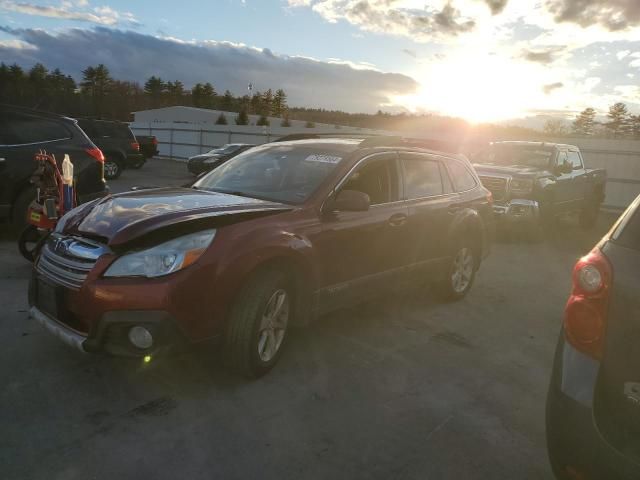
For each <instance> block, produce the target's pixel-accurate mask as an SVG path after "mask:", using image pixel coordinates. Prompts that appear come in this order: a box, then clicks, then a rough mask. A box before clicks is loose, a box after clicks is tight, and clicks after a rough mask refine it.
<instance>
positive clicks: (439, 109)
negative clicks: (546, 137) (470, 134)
mask: <svg viewBox="0 0 640 480" xmlns="http://www.w3.org/2000/svg"><path fill="white" fill-rule="evenodd" d="M0 61H3V62H5V63H14V62H16V63H18V64H20V65H23V66H25V67H29V66H31V65H33V64H34V63H36V62H41V63H43V64H45V66H47V67H49V68H55V67H59V68H60V69H61V70H63V71H64V72H66V73H69V74H71V75H73V76H74V77H75V78H80V75H81V73H80V72H81V71H82V69H83V68H85V67H86V66H88V65H95V64H98V63H104V64H105V65H107V66H108V67H109V69H110V71H111V72H112V74H113V76H114V77H116V78H118V79H122V80H133V81H139V82H144V80H145V79H146V78H148V77H149V76H151V75H156V76H160V77H162V78H163V79H164V80H176V79H179V80H182V81H183V82H184V83H185V84H186V85H187V86H192V85H193V84H195V83H197V82H204V81H210V82H211V83H213V85H214V86H215V87H216V90H218V91H224V90H226V89H229V90H231V91H232V92H234V93H235V94H244V93H246V92H247V85H248V84H249V83H252V84H253V85H254V88H255V89H256V90H265V89H267V88H273V89H277V88H284V89H285V90H286V91H287V93H288V96H289V103H290V105H293V106H309V107H321V108H331V109H341V110H345V111H351V112H375V111H377V110H379V109H381V110H384V111H390V112H395V111H404V110H406V111H411V112H425V113H437V114H442V115H449V116H455V117H462V118H464V119H466V120H469V121H471V122H486V121H491V122H500V121H511V120H514V119H522V118H535V117H546V116H556V117H559V118H566V119H571V118H573V117H574V116H575V115H576V113H577V112H579V111H581V110H582V109H584V108H586V107H593V108H595V109H596V110H598V111H599V112H601V113H604V112H606V110H607V109H608V106H609V105H611V104H613V103H615V102H618V101H621V102H625V103H627V105H628V106H629V108H630V110H631V111H633V112H635V113H640V0H421V1H418V0H209V1H202V0H199V1H197V0H182V1H180V2H165V1H163V2H159V1H151V0H135V1H131V0H128V1H122V0H57V1H37V2H30V1H29V0H18V1H13V0H0Z"/></svg>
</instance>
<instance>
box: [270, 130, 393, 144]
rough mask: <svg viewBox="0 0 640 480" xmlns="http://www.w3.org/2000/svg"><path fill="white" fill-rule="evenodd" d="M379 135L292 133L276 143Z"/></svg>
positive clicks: (376, 134)
mask: <svg viewBox="0 0 640 480" xmlns="http://www.w3.org/2000/svg"><path fill="white" fill-rule="evenodd" d="M379 135H380V134H378V133H362V132H340V133H292V134H290V135H285V136H284V137H280V138H278V139H277V140H274V142H290V141H293V140H309V139H317V138H336V137H345V138H360V137H365V138H369V137H376V136H379Z"/></svg>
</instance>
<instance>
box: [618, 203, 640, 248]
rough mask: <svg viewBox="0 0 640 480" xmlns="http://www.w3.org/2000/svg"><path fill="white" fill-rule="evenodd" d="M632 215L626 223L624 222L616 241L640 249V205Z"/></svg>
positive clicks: (624, 245)
mask: <svg viewBox="0 0 640 480" xmlns="http://www.w3.org/2000/svg"><path fill="white" fill-rule="evenodd" d="M631 215H632V216H631V218H629V220H628V221H627V222H626V224H623V228H622V229H621V230H620V231H618V232H617V233H616V239H615V243H617V244H618V245H622V246H623V247H627V248H633V249H634V250H640V207H638V208H636V210H635V212H633V213H632V214H631Z"/></svg>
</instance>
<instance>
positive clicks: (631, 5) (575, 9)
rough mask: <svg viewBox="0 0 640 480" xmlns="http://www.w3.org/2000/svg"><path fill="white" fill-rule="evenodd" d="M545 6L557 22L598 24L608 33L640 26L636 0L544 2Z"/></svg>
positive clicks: (585, 25)
mask: <svg viewBox="0 0 640 480" xmlns="http://www.w3.org/2000/svg"><path fill="white" fill-rule="evenodd" d="M545 5H546V7H547V8H548V10H549V11H550V12H551V13H552V14H553V15H554V18H555V20H556V21H557V22H572V23H577V24H578V25H580V26H581V27H589V26H591V25H597V24H599V25H602V26H604V27H605V28H606V29H607V30H609V31H618V30H624V29H627V28H629V27H633V26H638V25H640V2H639V1H638V0H546V4H545Z"/></svg>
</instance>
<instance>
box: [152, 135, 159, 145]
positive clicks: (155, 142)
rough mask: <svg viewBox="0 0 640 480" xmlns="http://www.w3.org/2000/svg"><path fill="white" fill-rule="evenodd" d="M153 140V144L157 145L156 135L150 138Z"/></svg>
mask: <svg viewBox="0 0 640 480" xmlns="http://www.w3.org/2000/svg"><path fill="white" fill-rule="evenodd" d="M151 141H152V142H153V144H154V145H158V139H157V138H156V137H153V140H151Z"/></svg>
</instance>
